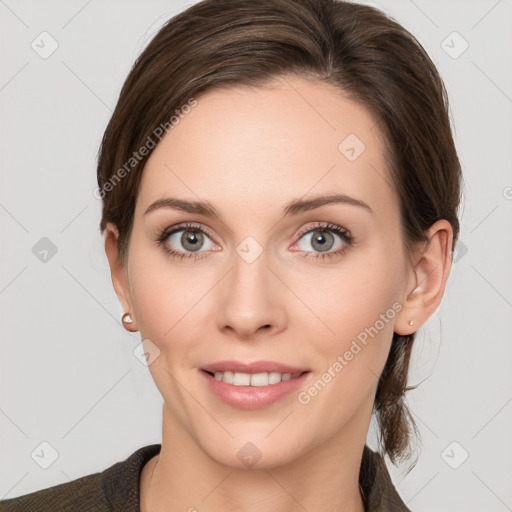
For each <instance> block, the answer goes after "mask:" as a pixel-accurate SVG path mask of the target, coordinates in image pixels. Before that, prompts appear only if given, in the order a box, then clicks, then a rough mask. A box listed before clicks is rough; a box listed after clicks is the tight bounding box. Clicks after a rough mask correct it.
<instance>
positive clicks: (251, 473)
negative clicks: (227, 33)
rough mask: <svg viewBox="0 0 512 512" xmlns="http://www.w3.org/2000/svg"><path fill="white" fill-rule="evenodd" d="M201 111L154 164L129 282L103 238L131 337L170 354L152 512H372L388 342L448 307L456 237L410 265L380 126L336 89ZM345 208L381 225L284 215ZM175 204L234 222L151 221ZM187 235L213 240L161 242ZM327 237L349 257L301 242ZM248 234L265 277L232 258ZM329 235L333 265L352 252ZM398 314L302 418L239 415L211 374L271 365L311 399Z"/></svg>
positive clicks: (226, 92)
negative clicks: (366, 498)
mask: <svg viewBox="0 0 512 512" xmlns="http://www.w3.org/2000/svg"><path fill="white" fill-rule="evenodd" d="M196 99H197V101H198V104H197V106H196V107H195V108H193V109H192V111H191V112H190V113H189V114H188V115H187V116H186V117H185V118H184V119H182V120H181V122H180V123H179V124H178V125H177V126H175V127H174V128H173V129H172V130H171V131H169V132H168V133H167V135H166V136H165V137H164V138H163V139H162V141H161V142H160V143H159V144H158V146H157V147H156V149H155V150H154V152H153V153H152V155H151V157H150V158H149V160H148V162H147V165H146V167H145V170H144V173H143V177H142V182H141V184H140V189H139V194H138V197H137V203H136V211H135V216H134V224H133V231H132V235H131V239H130V244H129V251H128V258H127V262H126V264H125V266H121V265H120V264H119V263H118V259H117V230H116V227H115V226H114V225H112V224H109V225H108V226H107V229H106V232H105V249H106V253H107V257H108V259H109V263H110V267H111V272H112V280H113V284H114V287H115V290H116V293H117V295H118V297H119V300H120V302H121V304H122V306H123V308H124V310H125V311H129V312H131V315H132V318H133V319H134V323H133V324H131V326H130V327H129V329H130V330H132V331H137V330H138V331H140V333H141V339H149V340H151V342H152V343H153V344H154V345H153V346H156V347H158V350H159V351H160V353H159V355H158V357H156V359H155V360H154V361H153V362H152V363H151V364H150V365H149V370H150V372H151V375H152V377H153V379H154V381H155V384H156V386H157V388H158V389H159V391H160V393H161V394H162V397H163V426H162V449H161V453H160V459H159V461H158V464H157V465H156V466H155V462H156V458H154V459H152V460H150V461H149V462H148V463H147V464H146V466H145V467H144V471H143V473H142V476H141V510H142V512H159V511H164V510H166V511H170V510H171V511H178V510H180V511H183V510H193V509H191V507H195V509H197V510H200V511H201V512H203V511H204V512H207V511H219V510H223V511H235V510H236V511H243V512H252V511H260V510H273V511H276V512H285V511H286V512H288V511H298V510H301V511H302V510H304V509H306V510H308V511H311V512H314V511H320V510H322V511H323V510H337V511H349V510H350V511H357V512H361V511H363V510H364V507H363V503H362V499H361V495H360V492H359V488H358V474H359V468H360V463H361V457H362V452H363V447H364V444H365V439H366V435H367V432H368V428H369V422H370V417H371V412H372V407H373V401H374V396H375V391H376V388H377V384H378V376H379V375H380V373H381V372H382V369H383V367H384V364H385V361H386V358H387V355H388V352H389V349H390V344H391V340H392V336H393V331H395V332H397V333H399V334H403V335H406V334H410V333H412V332H414V331H415V330H417V329H418V328H419V327H420V326H421V325H422V324H424V323H425V322H426V321H427V320H428V318H429V317H430V316H431V315H432V314H433V313H434V312H435V311H436V309H437V307H438V306H439V304H440V302H441V299H442V296H443V294H444V289H445V285H446V281H447V278H448V275H449V272H450V268H451V246H452V236H453V233H452V229H451V226H450V224H449V223H448V222H447V221H446V220H440V221H438V222H436V223H435V224H434V225H433V226H432V227H431V228H430V230H429V232H428V235H429V239H430V244H419V245H418V247H417V252H416V255H415V258H414V264H413V266H409V265H408V263H407V260H406V258H405V254H404V250H403V240H402V237H401V230H400V213H399V202H398V197H397V196H396V194H395V191H394V189H393V188H392V187H391V186H390V183H391V182H390V179H389V174H388V171H387V169H386V167H385V164H384V160H383V156H382V155H383V149H384V143H383V141H382V139H381V137H380V135H379V133H378V131H377V128H376V127H375V122H376V120H375V119H374V118H373V117H372V115H371V114H370V113H369V112H368V111H366V110H365V109H363V108H362V107H361V106H359V105H358V104H356V103H354V102H353V101H351V100H349V99H347V98H346V97H344V96H343V94H342V93H341V91H339V90H338V89H336V88H334V87H333V86H331V85H327V84H324V83H322V82H319V81H308V80H306V79H304V78H299V77H291V76H288V77H286V78H284V77H282V78H281V79H276V80H274V81H272V83H269V84H268V86H265V87H260V88H249V87H236V88H233V87H231V88H226V89H222V90H214V91H207V92H206V93H205V94H203V95H200V96H198V97H197V98H196ZM349 134H356V135H357V137H358V138H359V139H360V140H361V141H363V142H364V144H365V150H364V151H363V152H362V153H361V154H360V156H359V157H358V158H357V159H356V160H354V161H349V160H348V159H347V158H346V157H345V156H344V155H343V154H342V153H341V152H340V150H339V149H338V146H339V144H340V142H342V141H343V140H344V139H345V137H347V135H349ZM333 192H337V193H340V194H341V193H344V194H347V195H349V196H351V197H354V198H357V199H359V200H362V201H364V202H365V203H367V204H368V205H369V206H370V207H371V209H372V210H373V214H372V213H371V212H369V211H367V210H366V209H365V208H362V207H358V206H354V205H349V204H327V205H323V206H321V207H320V208H317V209H314V210H310V211H306V212H301V213H299V214H297V215H289V216H286V217H284V216H283V213H282V208H283V206H284V205H285V204H286V203H288V202H289V201H291V200H292V199H301V198H302V199H309V198H311V197H312V196H314V195H320V194H328V193H333ZM169 196H174V197H178V198H182V199H188V200H199V199H201V200H208V201H209V202H210V203H211V204H212V205H213V206H214V207H215V208H216V209H217V211H218V212H219V213H220V215H221V218H216V217H208V216H205V215H202V214H197V213H183V212H179V211H177V210H175V209H171V208H165V207H164V208H159V209H155V210H153V211H152V212H150V213H148V214H145V211H146V209H147V208H148V207H149V206H150V205H151V204H152V203H153V202H154V201H156V200H158V199H162V198H166V197H169ZM182 222H193V223H194V224H199V225H200V227H204V229H205V230H206V234H205V235H204V240H203V244H202V245H201V243H199V252H194V251H193V250H191V249H190V246H186V247H184V246H183V245H182V243H180V239H181V235H182V234H185V233H183V232H180V233H179V234H178V235H174V237H173V240H172V241H171V240H170V239H169V238H168V239H167V242H166V243H167V246H168V247H171V248H172V249H174V250H176V251H181V252H183V253H186V254H189V255H191V256H192V257H191V258H183V259H180V258H173V257H172V256H170V255H169V254H167V253H166V252H165V250H164V249H163V247H162V246H161V245H159V244H158V243H157V239H158V236H159V234H160V233H161V232H163V231H164V230H165V229H166V228H168V227H170V226H173V225H177V224H179V223H182ZM319 222H330V223H332V224H335V225H337V226H340V227H342V228H345V229H347V230H348V231H349V232H350V234H351V235H352V236H353V237H354V241H355V243H354V245H352V246H348V247H347V248H346V251H345V252H344V253H343V254H338V255H336V256H334V257H333V258H331V259H325V260H322V259H320V257H319V255H321V254H322V249H319V248H318V246H317V245H315V244H314V240H315V238H314V235H313V233H311V232H310V233H309V234H305V235H300V230H303V231H307V229H309V228H311V229H313V228H316V227H317V226H318V223H319ZM184 229H185V230H187V228H184ZM329 234H331V236H330V237H329ZM298 235H300V236H298ZM248 236H251V237H253V238H254V239H255V240H256V241H257V243H258V244H259V245H260V246H261V249H262V251H263V252H262V253H261V254H260V255H259V257H258V258H256V259H255V261H253V262H252V263H248V262H247V261H246V260H245V259H244V258H242V257H241V256H240V255H239V254H238V253H237V251H236V249H237V247H238V246H239V244H241V242H242V241H244V239H245V238H246V237H248ZM327 236H328V239H327V244H326V251H327V252H331V253H333V252H335V251H336V250H337V249H339V248H342V247H343V246H346V242H345V241H344V240H343V239H342V238H340V237H339V235H337V234H336V233H333V232H332V231H328V232H327ZM183 240H185V243H186V239H182V241H183ZM300 251H302V252H300ZM194 255H195V256H199V258H200V259H194ZM315 256H316V257H318V259H315ZM418 286H420V287H421V289H420V290H419V291H416V293H412V292H413V290H415V289H416V287H418ZM394 303H399V304H400V305H401V307H402V309H401V311H400V312H398V313H397V314H396V315H395V316H394V318H392V319H391V320H389V321H388V322H387V323H385V326H384V327H383V328H382V329H381V330H380V331H379V332H378V334H377V335H375V336H374V337H373V338H369V342H368V344H367V345H366V346H364V348H363V349H362V350H361V351H360V352H359V353H358V354H357V355H356V356H354V358H353V359H352V360H351V361H350V362H349V364H347V366H345V367H344V368H343V370H342V371H341V372H338V373H337V374H336V376H335V377H334V378H332V380H331V381H330V382H329V383H328V384H327V385H326V386H325V388H324V389H322V390H321V392H319V393H318V394H317V396H315V397H314V398H312V399H311V401H310V402H309V403H307V404H302V403H300V402H299V401H298V399H297V393H293V394H291V395H289V396H286V397H285V398H283V399H281V400H279V401H278V402H276V403H274V404H272V405H270V406H268V407H264V408H262V409H258V410H245V409H239V408H235V407H232V406H229V405H227V404H225V403H223V402H221V401H220V400H219V399H218V398H217V397H216V396H215V395H213V394H212V392H211V391H210V390H209V388H208V387H207V386H206V385H205V383H204V382H203V378H202V376H201V375H200V373H199V368H200V367H202V366H204V365H205V364H206V363H212V362H215V361H220V360H224V359H237V360H241V361H246V362H252V361H255V360H260V359H265V360H273V361H279V362H284V363H287V364H291V365H294V366H298V367H304V368H309V369H310V370H311V373H310V374H309V377H308V381H307V382H306V383H305V384H304V386H303V387H302V388H301V390H300V391H304V390H307V389H308V388H309V387H310V386H311V385H312V383H313V382H315V381H316V380H317V379H319V378H320V376H321V375H322V374H323V373H324V372H326V371H327V369H328V368H329V367H332V365H333V363H334V362H335V361H336V360H337V357H338V355H343V354H344V353H345V352H346V351H347V350H348V349H349V348H350V346H351V342H352V340H354V339H355V338H356V337H357V335H358V334H359V333H361V332H362V331H364V329H365V328H369V327H370V326H374V325H375V323H376V321H377V320H378V319H379V315H380V314H382V313H385V312H386V311H387V310H389V309H390V308H391V307H392V304H394ZM411 319H413V320H414V326H413V327H411V326H410V325H409V321H410V320H411ZM266 325H268V326H269V327H267V328H265V327H263V326H266ZM248 442H251V443H252V444H253V445H255V446H256V447H257V448H258V450H259V452H260V453H261V458H260V459H259V460H258V461H257V462H256V463H254V465H252V466H251V467H248V466H246V465H245V464H244V463H243V461H241V460H239V458H238V457H237V452H238V451H239V450H240V449H241V448H242V447H243V446H244V445H246V443H248ZM153 469H154V473H153V476H152V478H151V472H152V471H153ZM150 480H151V486H149V482H150Z"/></svg>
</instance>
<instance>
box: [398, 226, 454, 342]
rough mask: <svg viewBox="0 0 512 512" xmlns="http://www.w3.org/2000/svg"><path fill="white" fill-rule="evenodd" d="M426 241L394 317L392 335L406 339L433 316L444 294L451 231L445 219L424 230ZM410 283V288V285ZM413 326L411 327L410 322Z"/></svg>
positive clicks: (449, 256) (449, 259)
mask: <svg viewBox="0 0 512 512" xmlns="http://www.w3.org/2000/svg"><path fill="white" fill-rule="evenodd" d="M428 237H429V242H427V243H426V244H422V247H421V248H420V249H419V250H418V253H417V254H418V256H417V257H416V263H415V265H414V268H413V269H412V270H411V272H412V274H411V279H409V285H408V288H407V290H405V292H404V297H402V301H401V304H402V310H401V311H400V313H399V315H398V316H397V317H396V318H397V319H396V323H395V332H396V333H397V334H400V335H401V336H407V335H409V334H412V333H413V332H415V331H417V330H418V328H419V327H421V326H422V325H423V324H425V323H426V322H427V320H428V319H429V318H430V317H431V316H432V315H433V314H434V313H435V311H436V309H437V308H438V307H439V305H440V303H441V300H442V298H443V295H444V290H445V287H446V281H447V280H448V276H449V274H450V270H451V266H452V255H453V251H452V243H453V229H452V226H451V224H450V223H449V222H448V221H447V220H445V219H441V220H438V221H437V222H436V223H435V224H433V225H432V226H431V227H430V229H429V230H428ZM411 282H412V285H411ZM411 320H412V321H413V322H414V324H413V325H412V326H411V325H410V324H409V322H410V321H411Z"/></svg>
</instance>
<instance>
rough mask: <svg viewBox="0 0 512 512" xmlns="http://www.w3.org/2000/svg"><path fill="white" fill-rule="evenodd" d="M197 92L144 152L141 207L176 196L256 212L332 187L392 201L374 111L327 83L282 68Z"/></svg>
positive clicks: (379, 203) (382, 204) (381, 203)
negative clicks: (255, 79)
mask: <svg viewBox="0 0 512 512" xmlns="http://www.w3.org/2000/svg"><path fill="white" fill-rule="evenodd" d="M196 100H197V105H196V106H195V107H193V108H191V109H190V110H189V113H187V114H183V117H182V118H181V119H180V122H179V124H177V125H175V126H174V127H173V128H172V129H171V130H169V132H168V133H167V134H166V135H165V136H164V137H163V139H162V141H161V142H160V143H159V144H158V145H157V147H156V148H155V150H154V151H153V153H152V154H151V157H150V158H149V160H148V162H147V164H146V167H145V169H144V174H143V177H142V181H141V184H140V189H139V197H138V201H137V202H138V205H140V206H141V207H144V206H146V207H147V206H148V205H149V204H150V203H151V202H152V201H155V200H156V199H159V198H162V197H165V196H166V195H173V196H176V195H179V196H182V197H186V198H189V199H197V198H198V197H199V198H205V199H208V200H209V201H211V202H212V203H215V204H218V205H219V209H220V205H223V204H227V203H229V205H230V208H233V209H235V210H236V208H242V209H243V210H247V211H251V210H252V211H258V212H259V211H261V208H262V207H263V206H264V207H268V206H269V205H276V207H280V206H281V205H282V204H284V203H286V202H287V201H288V199H291V198H297V197H303V196H305V195H306V197H307V194H313V195H316V194H321V193H332V192H339V193H344V194H348V195H351V196H354V197H356V198H358V199H362V200H364V201H365V202H367V203H371V204H372V208H373V209H376V210H381V213H383V211H384V210H386V209H388V210H389V209H390V208H395V210H396V208H397V204H396V201H397V199H396V197H395V196H394V190H393V187H392V186H391V180H390V179H389V176H388V171H387V170H386V164H385V161H384V156H383V151H384V142H383V140H382V139H381V135H380V132H379V131H378V128H377V125H376V119H375V118H374V116H373V115H372V114H371V113H370V112H369V111H367V110H366V109H364V108H363V107H362V106H360V105H359V104H358V103H355V102H354V101H352V100H350V99H348V98H347V97H346V96H344V95H343V93H342V91H340V90H339V89H337V88H335V87H334V86H332V85H329V84H325V83H323V82H319V81H309V80H306V79H304V78H299V77H286V78H281V79H276V80H274V81H272V82H270V83H269V84H268V85H267V86H265V87H247V86H237V87H229V88H223V89H215V90H210V91H207V92H206V93H204V94H202V95H199V96H198V97H197V98H196ZM384 191H386V193H384ZM276 211H277V210H276Z"/></svg>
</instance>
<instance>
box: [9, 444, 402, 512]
mask: <svg viewBox="0 0 512 512" xmlns="http://www.w3.org/2000/svg"><path fill="white" fill-rule="evenodd" d="M160 448H161V445H160V444H152V445H149V446H144V447H142V448H139V449H138V450H137V451H135V452H134V453H133V454H132V455H130V456H129V457H128V458H127V459H126V460H124V461H122V462H117V463H116V464H114V465H113V466H110V467H109V468H107V469H105V470H104V471H102V472H98V473H93V474H90V475H86V476H83V477H80V478H77V479H75V480H72V481H71V482H65V483H62V484H58V485H54V486H53V487H48V488H47V489H41V490H39V491H35V492H32V493H30V494H25V495H23V496H18V497H16V498H11V499H6V500H2V501H0V512H140V509H139V503H140V497H139V481H140V473H141V471H142V468H143V467H144V465H145V464H146V462H148V461H149V459H151V457H153V456H155V455H156V454H157V453H159V452H160ZM359 483H360V486H361V489H362V494H363V498H364V500H365V501H366V503H365V508H366V511H367V512H410V511H409V509H408V508H407V507H406V506H405V505H404V503H403V501H402V500H401V499H400V497H399V496H398V494H397V492H396V490H395V488H394V486H393V483H392V482H391V479H390V476H389V473H388V470H387V468H386V466H385V464H384V460H383V459H382V457H381V456H380V455H378V454H377V453H375V452H373V451H371V450H370V449H369V448H368V447H367V446H365V448H364V452H363V458H362V461H361V471H360V475H359Z"/></svg>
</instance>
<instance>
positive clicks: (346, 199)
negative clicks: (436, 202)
mask: <svg viewBox="0 0 512 512" xmlns="http://www.w3.org/2000/svg"><path fill="white" fill-rule="evenodd" d="M327 204H347V205H350V206H359V207H361V208H363V209H365V210H366V211H368V212H369V213H371V214H372V215H375V213H374V211H373V210H372V209H371V208H370V206H368V205H367V204H366V203H365V202H364V201H362V200H360V199H356V198H354V197H350V196H348V195H346V194H329V195H320V196H315V197H313V198H311V199H294V200H293V201H291V202H289V203H288V204H286V205H285V206H284V207H283V210H282V211H283V216H287V215H297V214H299V213H302V212H305V211H309V210H314V209H316V208H320V207H321V206H324V205H327ZM159 208H172V209H174V210H179V211H182V212H186V213H198V214H201V215H206V216H207V217H218V218H221V216H220V214H219V213H218V212H217V210H216V209H215V207H214V206H213V205H212V204H211V203H210V202H209V201H188V200H186V199H178V198H176V197H166V198H163V199H157V200H156V201H155V202H154V203H152V204H151V205H150V206H149V207H148V208H147V209H146V211H145V212H144V215H146V214H148V213H149V212H152V211H154V210H157V209H159Z"/></svg>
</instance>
